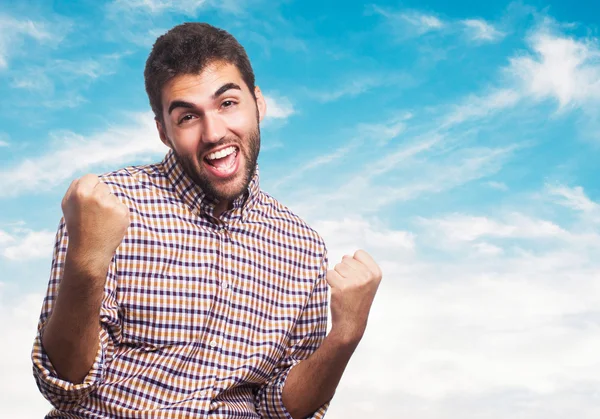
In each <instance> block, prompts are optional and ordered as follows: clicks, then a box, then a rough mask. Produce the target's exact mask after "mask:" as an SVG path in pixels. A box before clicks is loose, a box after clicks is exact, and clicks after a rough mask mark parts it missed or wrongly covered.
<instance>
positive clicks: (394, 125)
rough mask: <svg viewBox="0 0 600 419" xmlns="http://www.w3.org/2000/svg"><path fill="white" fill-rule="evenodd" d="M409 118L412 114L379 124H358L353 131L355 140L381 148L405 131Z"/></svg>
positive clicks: (408, 113) (405, 114)
mask: <svg viewBox="0 0 600 419" xmlns="http://www.w3.org/2000/svg"><path fill="white" fill-rule="evenodd" d="M410 118H412V114H411V113H410V112H407V113H404V114H402V115H399V116H397V117H393V118H391V119H390V120H389V121H386V122H383V123H379V124H377V123H376V124H366V123H360V124H358V125H357V126H356V128H355V129H354V131H355V132H356V137H357V138H361V139H363V140H364V141H365V142H368V143H370V144H375V145H377V146H379V147H382V146H385V145H387V144H388V143H389V142H390V141H391V140H393V139H394V138H396V137H398V136H399V135H400V134H401V133H403V132H404V131H405V130H406V126H407V125H406V124H407V121H408V120H409V119H410Z"/></svg>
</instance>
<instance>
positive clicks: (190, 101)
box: [156, 62, 267, 218]
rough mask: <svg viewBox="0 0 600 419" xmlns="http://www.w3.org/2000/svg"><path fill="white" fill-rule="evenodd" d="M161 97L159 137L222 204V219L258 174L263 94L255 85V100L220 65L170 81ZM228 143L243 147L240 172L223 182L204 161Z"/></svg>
mask: <svg viewBox="0 0 600 419" xmlns="http://www.w3.org/2000/svg"><path fill="white" fill-rule="evenodd" d="M228 86H231V88H229V89H227V87H228ZM233 86H237V87H239V89H238V88H236V87H233ZM225 89H226V90H225ZM161 97H162V105H163V114H162V118H161V119H162V121H160V120H158V119H157V120H156V127H157V129H158V133H159V136H160V139H161V141H162V142H163V143H164V144H165V145H166V146H167V147H169V148H171V149H172V150H173V151H174V152H175V154H176V155H177V157H178V159H179V161H180V162H181V164H182V166H183V168H184V170H185V171H186V173H187V174H188V176H190V177H191V178H192V179H193V180H194V181H195V182H196V183H197V184H198V185H200V186H201V187H202V188H203V190H204V191H205V192H207V193H208V194H209V195H211V196H212V197H213V198H216V199H217V200H218V201H219V202H218V204H217V205H216V207H215V211H214V215H215V217H217V218H218V217H219V216H220V214H222V213H223V211H225V210H227V209H229V208H230V207H231V203H232V202H233V200H235V198H237V197H238V196H239V195H241V194H242V193H244V191H245V190H246V189H247V188H248V183H249V182H250V180H251V178H252V176H253V175H254V171H255V168H256V160H257V158H258V152H259V148H260V133H259V122H260V121H262V119H263V117H264V115H265V113H266V110H267V105H266V102H265V100H264V97H263V95H262V92H261V91H260V88H259V87H258V86H257V87H256V88H255V90H254V97H253V96H252V94H251V92H250V90H249V89H248V87H247V86H246V84H245V83H244V81H243V79H242V76H241V74H240V72H239V71H238V69H237V67H235V66H234V65H232V64H229V63H222V62H216V63H213V64H210V65H208V66H207V67H206V68H205V69H204V70H203V71H202V72H201V73H200V74H196V75H192V74H185V75H180V76H177V77H174V78H173V79H171V80H169V82H167V83H166V84H165V86H164V87H163V89H162V96H161ZM255 98H256V99H255ZM177 103H182V104H183V103H185V106H175V105H176V104H177ZM229 145H234V146H236V147H238V148H239V155H238V158H239V159H240V168H239V170H238V171H237V173H236V174H235V175H234V176H233V177H232V178H230V179H225V180H224V179H220V178H218V177H216V176H214V175H213V174H211V173H210V171H208V170H207V169H206V167H205V163H204V161H203V159H204V157H205V156H206V155H208V154H210V153H212V152H213V151H216V150H220V149H223V148H224V147H226V146H229Z"/></svg>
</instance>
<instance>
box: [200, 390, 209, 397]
mask: <svg viewBox="0 0 600 419" xmlns="http://www.w3.org/2000/svg"><path fill="white" fill-rule="evenodd" d="M207 393H208V392H207V391H206V390H202V391H201V392H200V395H201V396H206V394H207Z"/></svg>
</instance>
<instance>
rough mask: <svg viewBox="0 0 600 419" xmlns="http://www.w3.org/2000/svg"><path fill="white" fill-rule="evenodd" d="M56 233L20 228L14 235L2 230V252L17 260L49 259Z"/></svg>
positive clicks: (8, 257) (0, 244) (5, 255)
mask: <svg viewBox="0 0 600 419" xmlns="http://www.w3.org/2000/svg"><path fill="white" fill-rule="evenodd" d="M55 235H56V233H54V232H51V231H47V230H42V231H31V230H23V229H19V230H18V233H17V234H13V235H9V234H8V233H6V232H4V231H1V230H0V252H1V254H2V255H3V256H4V257H5V258H7V259H11V260H16V261H23V260H31V259H47V258H49V257H50V255H51V254H52V246H53V245H54V238H55Z"/></svg>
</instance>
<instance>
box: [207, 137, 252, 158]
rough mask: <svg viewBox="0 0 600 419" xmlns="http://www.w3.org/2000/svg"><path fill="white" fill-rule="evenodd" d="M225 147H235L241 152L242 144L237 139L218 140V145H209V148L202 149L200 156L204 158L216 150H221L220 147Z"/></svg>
mask: <svg viewBox="0 0 600 419" xmlns="http://www.w3.org/2000/svg"><path fill="white" fill-rule="evenodd" d="M226 146H235V147H237V149H238V150H242V142H241V141H240V140H239V139H237V138H236V139H233V138H228V139H227V138H224V139H223V140H220V141H219V142H218V143H215V144H212V145H210V146H209V148H205V149H203V150H202V152H201V155H203V156H206V155H208V154H210V153H212V152H213V151H214V150H216V149H217V148H222V147H226Z"/></svg>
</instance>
